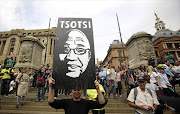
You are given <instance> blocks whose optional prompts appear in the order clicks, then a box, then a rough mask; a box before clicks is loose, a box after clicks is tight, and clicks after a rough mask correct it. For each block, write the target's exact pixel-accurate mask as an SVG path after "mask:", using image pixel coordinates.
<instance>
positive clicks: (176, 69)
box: [171, 61, 180, 88]
mask: <svg viewBox="0 0 180 114" xmlns="http://www.w3.org/2000/svg"><path fill="white" fill-rule="evenodd" d="M172 73H173V74H174V77H173V80H172V82H171V84H172V85H173V86H174V88H175V85H176V84H179V86H180V64H179V61H175V63H174V66H173V67H172Z"/></svg>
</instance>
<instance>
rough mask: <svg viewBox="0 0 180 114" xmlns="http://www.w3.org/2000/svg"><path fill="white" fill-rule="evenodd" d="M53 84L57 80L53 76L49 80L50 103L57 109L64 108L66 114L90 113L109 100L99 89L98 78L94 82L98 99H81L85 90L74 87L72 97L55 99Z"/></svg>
mask: <svg viewBox="0 0 180 114" xmlns="http://www.w3.org/2000/svg"><path fill="white" fill-rule="evenodd" d="M52 84H55V80H54V79H53V78H51V79H50V80H49V95H48V102H49V105H50V106H51V107H53V108H55V109H64V110H65V113H66V114H88V112H89V110H90V109H100V108H103V107H104V106H105V105H106V104H107V101H106V100H105V99H104V96H103V94H102V92H101V90H100V89H99V83H98V81H97V78H96V80H95V81H94V84H95V87H96V91H97V93H98V95H97V96H98V101H92V100H85V99H81V94H82V92H83V90H82V89H77V88H75V89H72V94H73V98H72V99H61V100H56V99H54V95H53V93H54V90H53V89H52Z"/></svg>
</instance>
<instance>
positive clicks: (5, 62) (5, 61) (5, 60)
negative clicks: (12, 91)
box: [3, 57, 8, 69]
mask: <svg viewBox="0 0 180 114" xmlns="http://www.w3.org/2000/svg"><path fill="white" fill-rule="evenodd" d="M7 60H8V58H7V57H6V58H5V59H4V67H3V69H5V68H6V65H7Z"/></svg>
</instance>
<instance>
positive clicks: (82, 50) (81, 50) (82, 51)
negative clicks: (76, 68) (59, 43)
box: [64, 47, 89, 55]
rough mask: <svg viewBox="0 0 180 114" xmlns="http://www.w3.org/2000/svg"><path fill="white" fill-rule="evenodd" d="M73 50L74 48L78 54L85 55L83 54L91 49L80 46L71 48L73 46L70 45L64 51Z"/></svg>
mask: <svg viewBox="0 0 180 114" xmlns="http://www.w3.org/2000/svg"><path fill="white" fill-rule="evenodd" d="M71 50H73V51H74V53H75V54H77V55H83V54H85V53H86V51H87V50H89V49H84V48H78V47H77V48H75V49H71V48H69V47H65V50H64V52H65V53H67V54H68V53H69V52H70V51H71Z"/></svg>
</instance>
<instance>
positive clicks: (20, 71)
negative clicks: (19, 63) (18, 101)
mask: <svg viewBox="0 0 180 114" xmlns="http://www.w3.org/2000/svg"><path fill="white" fill-rule="evenodd" d="M22 70H23V68H22V67H20V68H19V70H18V72H17V73H15V74H14V77H15V79H16V78H17V76H18V75H19V74H20V73H22ZM15 82H16V80H15ZM17 90H18V83H17V82H16V91H15V92H16V97H17Z"/></svg>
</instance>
